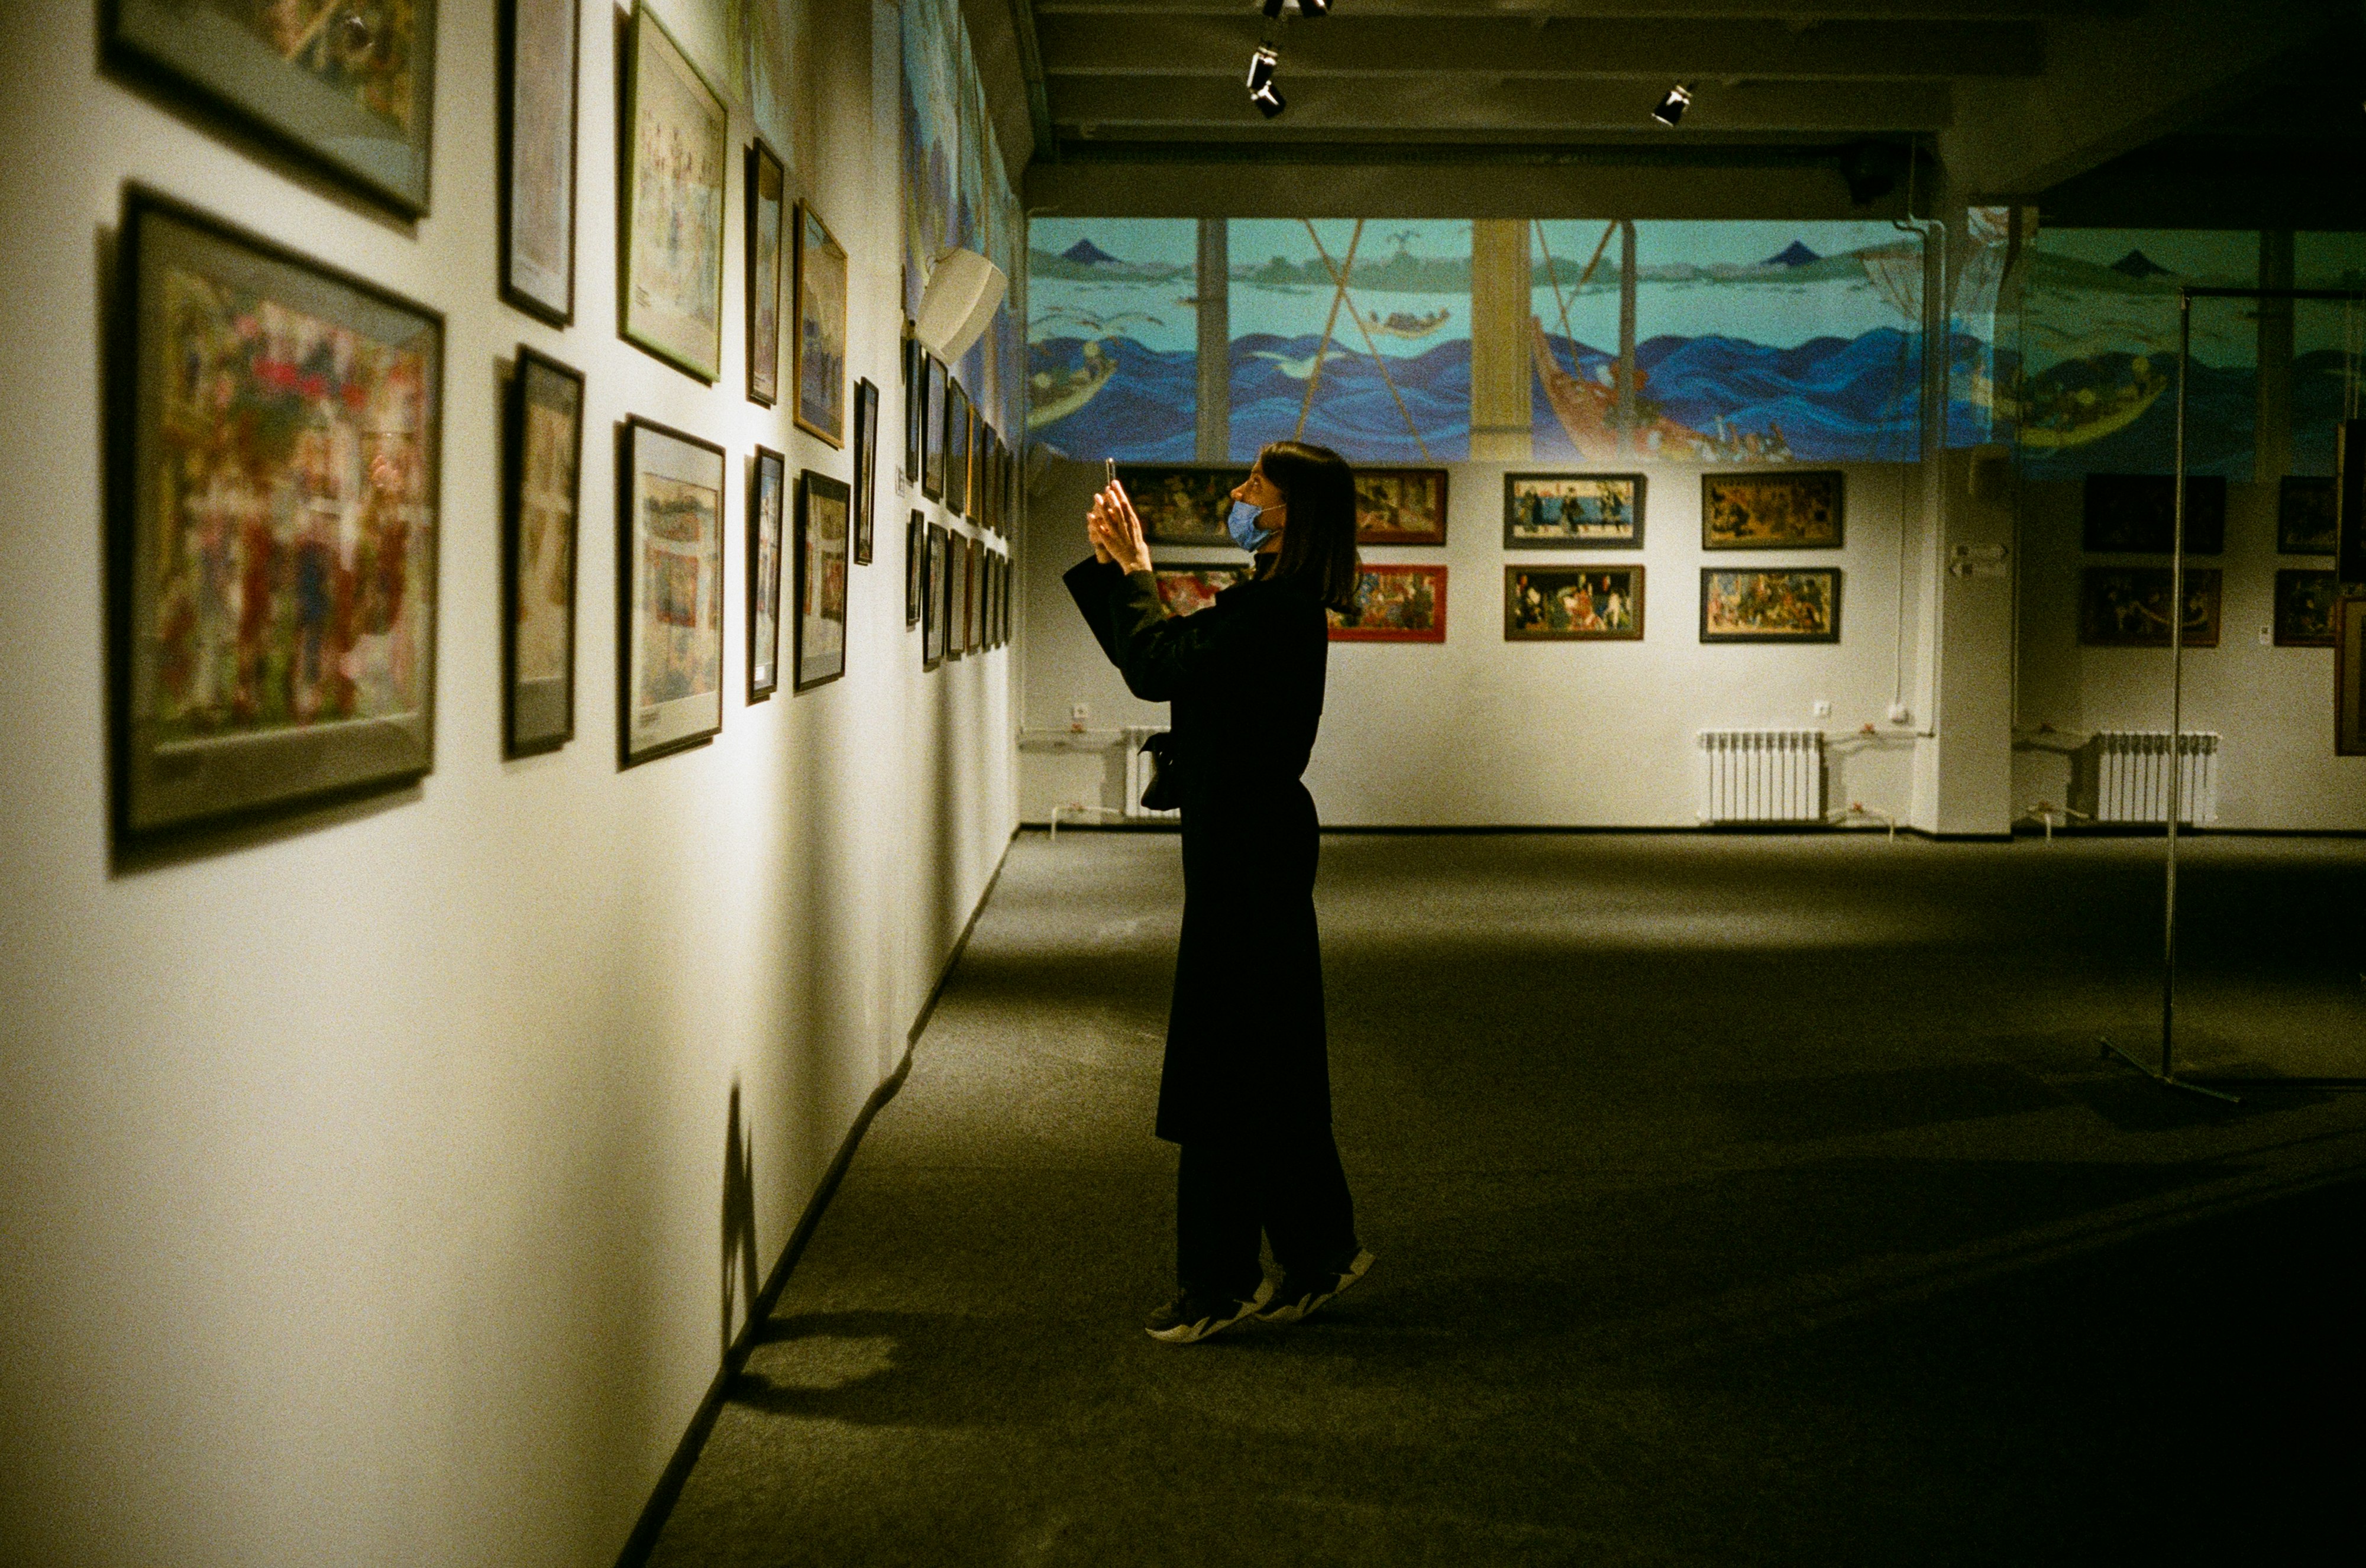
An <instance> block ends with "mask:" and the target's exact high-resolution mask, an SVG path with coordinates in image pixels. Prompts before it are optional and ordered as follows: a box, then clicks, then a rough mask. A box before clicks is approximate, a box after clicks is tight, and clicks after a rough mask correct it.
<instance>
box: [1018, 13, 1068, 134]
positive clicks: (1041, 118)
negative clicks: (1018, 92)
mask: <svg viewBox="0 0 2366 1568" xmlns="http://www.w3.org/2000/svg"><path fill="white" fill-rule="evenodd" d="M1010 26H1011V31H1012V34H1013V36H1014V37H1015V38H1016V39H1017V40H1018V44H1019V74H1020V77H1021V78H1022V79H1023V80H1024V82H1025V84H1026V87H1027V119H1028V123H1029V124H1031V125H1032V126H1033V127H1034V128H1035V146H1036V149H1037V151H1038V152H1041V153H1042V156H1044V157H1047V158H1056V157H1058V156H1059V155H1060V153H1059V139H1058V138H1057V137H1055V136H1053V134H1052V100H1051V98H1050V96H1048V95H1047V92H1046V89H1045V85H1044V81H1043V44H1042V33H1041V32H1040V31H1039V30H1038V29H1037V28H1036V25H1035V6H1034V0H1010Z"/></svg>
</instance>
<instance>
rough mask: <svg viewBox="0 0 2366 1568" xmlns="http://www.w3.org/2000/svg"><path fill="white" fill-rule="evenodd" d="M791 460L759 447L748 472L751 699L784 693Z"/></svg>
mask: <svg viewBox="0 0 2366 1568" xmlns="http://www.w3.org/2000/svg"><path fill="white" fill-rule="evenodd" d="M788 500H789V460H788V458H787V457H784V456H783V455H782V454H780V453H778V452H775V451H773V450H772V448H771V447H770V446H758V447H757V448H756V460H755V462H754V463H753V464H752V465H750V466H749V470H748V700H749V702H751V703H760V702H762V701H763V700H764V699H765V698H767V697H769V696H771V695H772V694H773V693H774V692H777V691H779V690H780V689H781V547H782V545H783V527H782V525H783V523H784V522H785V521H786V519H787V513H788Z"/></svg>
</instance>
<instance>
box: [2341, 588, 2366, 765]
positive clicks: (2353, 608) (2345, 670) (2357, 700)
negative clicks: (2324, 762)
mask: <svg viewBox="0 0 2366 1568" xmlns="http://www.w3.org/2000/svg"><path fill="white" fill-rule="evenodd" d="M2333 647H2334V654H2333V754H2334V755H2335V756H2337V757H2366V599H2359V598H2355V597H2349V596H2345V597H2343V598H2342V599H2340V600H2339V601H2338V603H2337V604H2336V605H2335V607H2334V612H2333Z"/></svg>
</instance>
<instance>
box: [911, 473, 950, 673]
mask: <svg viewBox="0 0 2366 1568" xmlns="http://www.w3.org/2000/svg"><path fill="white" fill-rule="evenodd" d="M912 515H913V516H915V517H918V515H919V513H917V512H916V513H913V514H912ZM945 545H946V533H945V525H943V524H941V523H931V524H929V548H928V565H927V567H926V569H925V578H924V581H922V583H921V597H920V668H921V669H923V670H934V669H935V668H936V667H937V666H938V665H940V664H942V663H943V662H944V661H945V604H946V592H945V588H946V579H947V577H948V575H949V574H948V572H947V570H946V568H947V566H948V565H949V564H950V563H949V562H948V560H947V559H946V549H945Z"/></svg>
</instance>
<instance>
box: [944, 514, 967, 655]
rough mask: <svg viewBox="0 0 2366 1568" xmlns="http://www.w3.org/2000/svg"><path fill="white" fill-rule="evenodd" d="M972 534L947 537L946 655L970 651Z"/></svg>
mask: <svg viewBox="0 0 2366 1568" xmlns="http://www.w3.org/2000/svg"><path fill="white" fill-rule="evenodd" d="M969 567H970V553H969V536H968V535H966V534H948V535H947V536H946V538H945V657H946V658H947V659H960V658H962V657H963V656H964V655H966V654H967V653H968V652H969Z"/></svg>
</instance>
